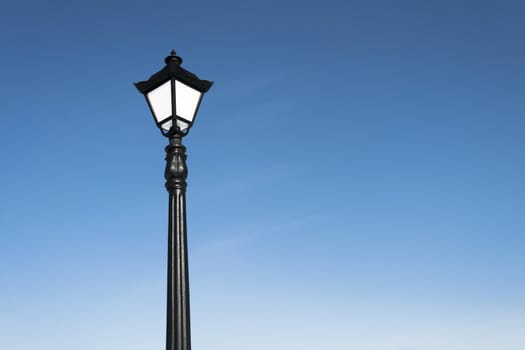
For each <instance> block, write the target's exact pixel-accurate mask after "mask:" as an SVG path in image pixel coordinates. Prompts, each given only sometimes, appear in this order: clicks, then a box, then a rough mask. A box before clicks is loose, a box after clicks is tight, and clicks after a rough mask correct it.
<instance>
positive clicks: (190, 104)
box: [175, 80, 201, 122]
mask: <svg viewBox="0 0 525 350" xmlns="http://www.w3.org/2000/svg"><path fill="white" fill-rule="evenodd" d="M175 91H176V94H177V95H176V96H177V97H176V103H177V107H176V108H177V115H178V116H179V117H181V118H184V119H186V120H187V121H190V122H192V121H193V117H195V111H196V110H197V107H198V106H199V99H200V97H201V93H200V92H199V91H197V90H195V89H192V88H191V87H189V86H188V85H186V84H184V83H181V82H180V81H178V80H177V81H175Z"/></svg>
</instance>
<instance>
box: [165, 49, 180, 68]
mask: <svg viewBox="0 0 525 350" xmlns="http://www.w3.org/2000/svg"><path fill="white" fill-rule="evenodd" d="M164 62H166V64H168V63H169V62H175V64H176V65H180V64H181V63H182V58H180V57H179V56H177V53H176V52H175V50H171V52H170V55H169V56H168V57H166V58H165V59H164Z"/></svg>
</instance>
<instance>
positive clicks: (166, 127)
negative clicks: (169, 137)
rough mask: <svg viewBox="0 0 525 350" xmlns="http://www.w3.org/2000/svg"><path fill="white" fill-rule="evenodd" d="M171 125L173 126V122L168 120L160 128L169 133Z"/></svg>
mask: <svg viewBox="0 0 525 350" xmlns="http://www.w3.org/2000/svg"><path fill="white" fill-rule="evenodd" d="M171 124H173V123H172V121H171V119H168V120H166V121H165V122H164V123H162V124H161V125H160V127H161V128H162V129H163V130H166V131H169V130H170V128H171Z"/></svg>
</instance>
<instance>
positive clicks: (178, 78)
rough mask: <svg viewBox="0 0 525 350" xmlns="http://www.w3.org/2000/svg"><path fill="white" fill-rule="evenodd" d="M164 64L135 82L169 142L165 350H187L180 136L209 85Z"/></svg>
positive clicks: (176, 63)
mask: <svg viewBox="0 0 525 350" xmlns="http://www.w3.org/2000/svg"><path fill="white" fill-rule="evenodd" d="M165 62H166V66H165V67H164V68H163V69H161V70H160V71H159V72H157V73H155V74H153V75H152V76H151V77H150V78H149V80H146V81H141V82H139V83H135V87H136V88H137V89H138V90H139V91H140V92H141V93H142V94H144V96H145V97H146V101H147V102H148V106H149V108H150V110H151V113H152V114H153V118H154V119H155V123H156V124H157V126H158V127H159V129H160V131H161V133H162V135H164V136H166V137H167V138H169V144H168V146H166V170H165V172H164V177H165V178H166V189H167V190H168V193H169V219H168V300H167V320H166V350H190V349H191V339H190V295H189V283H188V244H187V234H186V177H187V175H188V170H187V168H186V147H184V145H183V144H182V137H183V136H185V135H187V134H188V131H189V130H190V128H191V127H192V125H193V122H194V120H195V116H196V115H197V110H198V109H199V105H200V103H201V99H202V96H203V95H204V93H205V92H206V91H208V90H209V89H210V87H211V85H212V84H213V83H212V82H210V81H207V80H200V79H199V78H197V76H196V75H195V74H193V73H190V72H189V71H187V70H186V69H184V68H182V67H181V66H180V65H181V63H182V59H181V58H180V57H179V56H177V55H176V53H175V51H171V55H170V56H168V57H166V59H165Z"/></svg>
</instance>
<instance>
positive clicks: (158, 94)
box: [147, 80, 171, 123]
mask: <svg viewBox="0 0 525 350" xmlns="http://www.w3.org/2000/svg"><path fill="white" fill-rule="evenodd" d="M147 97H148V101H149V104H150V106H151V109H152V110H153V115H154V116H155V119H156V120H157V123H159V122H160V121H161V120H163V119H166V118H168V117H169V116H171V81H169V80H168V81H167V82H165V83H164V84H162V85H161V86H159V87H158V88H156V89H155V90H152V91H150V92H148V94H147Z"/></svg>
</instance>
